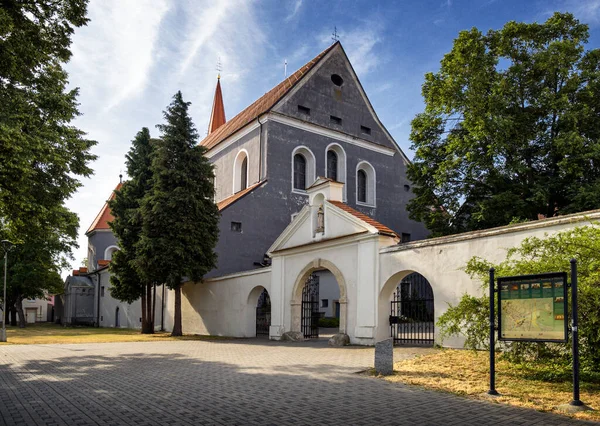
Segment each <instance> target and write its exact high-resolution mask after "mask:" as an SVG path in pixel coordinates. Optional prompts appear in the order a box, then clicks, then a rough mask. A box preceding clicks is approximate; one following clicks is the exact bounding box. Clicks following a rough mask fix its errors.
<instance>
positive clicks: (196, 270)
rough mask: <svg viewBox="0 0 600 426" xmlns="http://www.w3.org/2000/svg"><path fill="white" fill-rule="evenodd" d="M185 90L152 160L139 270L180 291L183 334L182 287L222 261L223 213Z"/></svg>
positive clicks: (168, 114)
mask: <svg viewBox="0 0 600 426" xmlns="http://www.w3.org/2000/svg"><path fill="white" fill-rule="evenodd" d="M189 105H190V103H189V102H184V100H183V97H182V95H181V92H177V94H175V96H174V97H173V102H172V103H171V104H170V105H169V106H168V107H167V109H166V111H165V112H164V118H165V124H162V125H158V126H157V127H158V129H159V130H160V132H161V138H160V140H158V141H157V142H156V144H155V155H154V158H153V160H152V165H151V171H152V188H151V189H150V191H149V192H148V193H147V195H146V197H145V198H144V200H143V201H142V209H141V212H142V234H141V239H140V241H139V243H138V245H137V249H138V252H139V253H140V256H139V258H138V261H137V263H136V265H137V268H138V271H139V272H140V273H142V274H144V275H146V276H147V277H148V279H150V280H153V281H155V282H158V283H165V284H166V285H167V286H168V287H169V288H171V289H174V290H175V318H174V326H173V332H172V334H173V335H176V336H177V335H181V334H182V329H181V285H182V283H183V282H184V281H191V282H196V281H200V280H201V279H202V277H203V275H204V274H206V273H207V272H208V271H210V270H211V269H213V268H214V267H215V265H216V260H217V255H216V253H215V252H214V247H215V245H216V243H217V240H218V234H219V228H218V222H219V211H218V209H217V206H216V205H215V203H214V187H213V183H212V180H213V178H214V173H213V166H212V164H211V163H210V162H209V160H208V159H207V158H206V157H205V156H204V152H205V148H204V147H202V146H200V145H198V144H197V141H198V133H197V131H196V128H195V126H194V124H193V123H192V120H191V117H190V116H189V113H188V108H189Z"/></svg>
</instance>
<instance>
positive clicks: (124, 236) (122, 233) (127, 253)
mask: <svg viewBox="0 0 600 426" xmlns="http://www.w3.org/2000/svg"><path fill="white" fill-rule="evenodd" d="M151 162H152V141H151V139H150V131H149V130H148V129H147V128H146V127H144V128H143V129H142V130H141V131H140V132H138V134H137V135H136V137H135V139H134V140H133V141H132V147H131V149H130V150H129V153H128V154H127V156H126V165H127V174H128V175H129V178H130V179H129V180H128V181H127V182H124V183H123V184H122V185H121V188H120V189H119V190H117V191H116V192H115V198H114V199H113V200H111V201H109V207H110V209H111V212H112V214H113V216H114V220H113V221H112V222H111V223H110V227H111V229H112V231H113V232H114V234H115V236H116V237H117V240H118V244H119V250H118V251H116V252H115V253H114V254H113V257H112V261H111V263H110V271H111V277H110V281H111V284H112V286H111V289H110V294H111V296H113V297H114V298H116V299H119V300H121V301H123V302H127V303H133V301H135V300H138V299H140V298H141V304H142V333H154V303H153V299H154V295H155V294H154V293H155V292H152V289H153V288H154V286H155V282H154V281H153V280H152V279H151V278H150V277H148V276H147V275H146V274H140V273H138V269H137V267H136V261H137V258H138V252H137V248H136V245H137V244H138V242H139V240H140V238H141V233H142V214H141V202H142V200H143V198H144V196H145V195H146V193H147V192H148V191H149V190H150V189H151V187H152V186H151V178H152V171H151V170H150V165H151Z"/></svg>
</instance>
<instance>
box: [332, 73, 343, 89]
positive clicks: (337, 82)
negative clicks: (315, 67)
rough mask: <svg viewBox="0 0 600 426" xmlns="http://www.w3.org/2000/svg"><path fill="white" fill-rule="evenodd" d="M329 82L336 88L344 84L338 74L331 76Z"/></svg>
mask: <svg viewBox="0 0 600 426" xmlns="http://www.w3.org/2000/svg"><path fill="white" fill-rule="evenodd" d="M331 82H332V83H333V84H335V85H336V86H341V85H342V84H344V79H343V78H342V77H341V76H339V75H338V74H331Z"/></svg>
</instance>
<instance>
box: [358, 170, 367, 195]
mask: <svg viewBox="0 0 600 426" xmlns="http://www.w3.org/2000/svg"><path fill="white" fill-rule="evenodd" d="M356 185H357V189H356V199H357V201H359V202H361V203H366V202H367V173H365V171H364V170H359V171H358V172H357V173H356Z"/></svg>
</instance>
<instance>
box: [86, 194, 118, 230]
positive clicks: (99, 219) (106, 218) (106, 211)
mask: <svg viewBox="0 0 600 426" xmlns="http://www.w3.org/2000/svg"><path fill="white" fill-rule="evenodd" d="M122 186H123V184H122V183H119V184H118V185H117V187H116V188H115V189H114V191H113V192H112V193H111V194H110V198H109V199H108V201H110V200H112V199H114V198H115V191H118V190H120V189H121V187H122ZM108 201H107V202H106V203H104V206H102V210H100V213H98V216H96V219H94V221H93V222H92V224H91V225H90V227H89V228H88V230H87V231H85V233H86V235H87V234H89V233H90V232H92V231H96V230H98V229H110V226H108V222H112V220H113V219H114V216H113V215H112V213H111V211H110V208H109V207H108Z"/></svg>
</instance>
